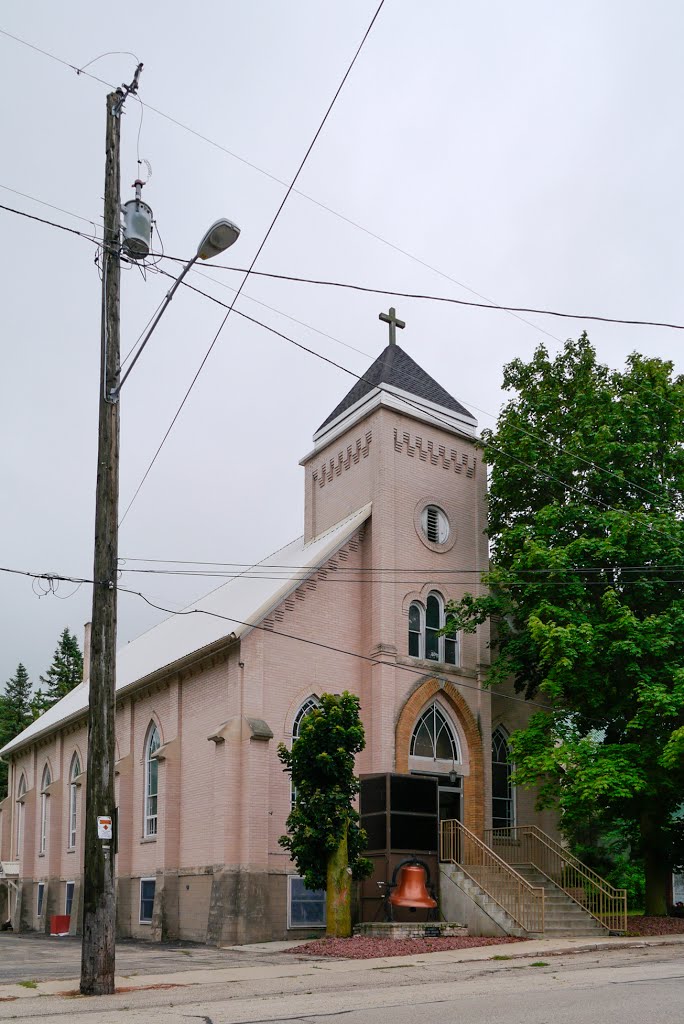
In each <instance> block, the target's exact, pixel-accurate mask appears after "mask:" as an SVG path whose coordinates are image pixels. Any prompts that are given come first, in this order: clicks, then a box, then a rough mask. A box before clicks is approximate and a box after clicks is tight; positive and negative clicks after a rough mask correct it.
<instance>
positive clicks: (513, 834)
mask: <svg viewBox="0 0 684 1024" xmlns="http://www.w3.org/2000/svg"><path fill="white" fill-rule="evenodd" d="M485 841H486V842H487V843H489V844H490V845H491V846H492V847H493V846H494V845H496V849H497V851H498V852H499V853H500V855H501V856H502V858H503V859H504V860H505V861H506V862H507V863H509V864H531V865H532V867H534V868H536V869H537V870H538V871H541V873H542V874H544V875H546V877H547V878H550V879H551V881H552V882H554V883H555V884H556V885H557V886H558V888H559V889H562V891H563V892H564V893H565V894H566V895H567V896H569V897H570V899H572V900H574V901H575V903H578V904H579V905H580V906H581V907H582V908H583V909H584V910H586V911H587V913H588V914H590V915H591V916H592V917H593V918H595V919H596V920H597V921H598V922H599V924H600V925H602V926H603V927H604V928H605V929H606V930H607V931H609V932H626V931H627V890H626V889H616V888H615V887H614V886H612V885H611V884H610V882H607V881H606V879H605V878H602V877H601V876H600V875H599V874H597V872H596V871H594V870H593V869H592V868H590V867H589V866H588V865H587V864H583V863H582V861H581V860H579V858H577V857H575V855H574V854H572V853H570V851H569V850H565V849H564V848H563V847H562V846H561V845H560V843H557V842H556V840H555V839H552V838H551V836H548V835H547V834H546V833H545V832H542V830H541V829H540V828H538V827H537V826H536V825H512V826H510V827H508V828H493V829H487V830H486V831H485Z"/></svg>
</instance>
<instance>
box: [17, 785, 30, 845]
mask: <svg viewBox="0 0 684 1024" xmlns="http://www.w3.org/2000/svg"><path fill="white" fill-rule="evenodd" d="M27 788H28V787H27V785H26V776H25V775H24V774H23V772H22V775H21V778H20V779H19V786H18V787H17V839H16V844H17V845H16V851H17V860H18V859H19V857H20V856H21V848H22V846H23V842H24V797H25V796H26V790H27Z"/></svg>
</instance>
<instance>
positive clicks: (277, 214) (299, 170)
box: [119, 0, 385, 526]
mask: <svg viewBox="0 0 684 1024" xmlns="http://www.w3.org/2000/svg"><path fill="white" fill-rule="evenodd" d="M384 3H385V0H380V3H379V4H378V6H377V8H376V10H375V14H374V15H373V17H372V18H371V20H370V23H369V25H368V27H367V29H366V31H365V33H364V35H363V38H362V39H361V42H360V43H359V45H358V47H357V49H356V52H355V54H354V56H353V57H352V59H351V61H350V63H349V65H348V66H347V70H346V71H345V73H344V75H343V76H342V80H341V82H340V84H339V85H338V87H337V89H336V91H335V94H334V96H333V98H332V100H331V101H330V103H329V104H328V108H327V110H326V111H325V114H324V115H323V118H322V120H321V122H320V124H319V125H318V128H317V129H316V131H315V133H314V136H313V138H312V140H311V142H310V143H309V145H308V148H307V150H306V152H305V153H304V156H303V157H302V160H301V162H300V164H299V167H298V168H297V170H296V172H295V175H294V177H293V178H292V181H291V182H290V184H289V185H288V187H287V191H286V192H285V195H284V196H283V198H282V199H281V201H280V204H279V206H278V209H277V210H276V212H275V214H274V216H273V219H272V220H271V223H270V224H269V226H268V229H267V230H266V234H265V235H264V237H263V239H262V240H261V244H260V245H259V248H258V249H257V251H256V253H255V255H254V257H253V259H252V261H251V263H250V265H249V267H247V269H246V270H243V271H242V273H243V274H244V276H243V278H242V281H241V282H240V284H239V286H238V289H237V291H236V293H235V295H234V296H233V299H232V302H231V303H230V305H229V306H228V309H227V311H226V315H225V316H224V318H223V320H222V321H221V323H220V324H219V328H218V330H217V331H216V334H215V335H214V337H213V339H212V341H211V344H210V345H209V348H208V349H207V351H206V353H205V355H204V358H203V359H202V362H201V363H200V365H199V367H198V369H197V372H196V373H195V375H194V377H193V378H192V380H191V381H190V386H189V388H188V389H187V391H186V392H185V394H184V396H183V398H182V400H181V403H180V405H179V406H178V409H177V410H176V412H175V413H174V416H173V418H172V420H171V422H170V424H169V426H168V428H167V430H166V433H165V434H164V436H163V438H162V439H161V442H160V444H159V447H158V448H157V450H156V452H155V453H154V455H153V456H152V461H151V462H150V464H149V465H148V467H147V469H146V470H145V472H144V474H143V476H142V479H141V480H140V483H139V484H138V486H137V488H136V490H135V492H134V494H133V497H132V498H131V500H130V501H129V503H128V505H127V506H126V509H125V510H124V513H123V515H122V516H121V519H120V520H119V526H121V524H122V523H123V522H124V520H125V519H126V516H127V515H128V513H129V512H130V510H131V507H132V505H133V503H134V502H135V499H136V498H137V497H138V494H139V493H140V491H141V489H142V487H143V485H144V483H145V481H146V480H147V477H148V476H149V474H150V471H151V470H152V467H153V466H154V464H155V462H156V461H157V459H158V458H159V454H160V452H161V450H162V448H163V447H164V445H165V444H166V440H167V438H168V436H169V434H170V433H171V431H172V430H173V427H174V424H175V423H176V420H177V419H178V417H179V416H180V414H181V411H182V409H183V407H184V406H185V403H186V402H187V400H188V398H189V397H190V394H191V392H192V390H193V388H194V386H195V384H196V382H197V380H198V378H199V376H200V374H201V373H202V370H203V369H204V367H205V365H206V362H207V360H208V359H209V356H210V355H211V353H212V351H213V349H214V346H215V345H216V342H217V341H218V339H219V337H220V335H221V332H222V331H223V328H224V326H225V324H226V321H227V320H228V317H229V316H230V314H231V313H232V312H233V308H234V306H235V303H236V302H237V301H238V299H239V298H240V295H241V293H242V289H243V287H244V285H245V283H246V282H247V279H248V278H249V275H250V274H251V273H252V271H253V269H254V266H255V265H256V262H257V260H258V259H259V257H260V256H261V253H262V252H263V250H264V247H265V245H266V243H267V242H268V239H269V238H270V236H271V233H272V231H273V229H274V227H275V226H276V223H277V221H278V218H279V217H280V214H281V213H282V210H283V208H284V206H285V204H286V203H287V200H288V199H289V197H290V194H291V192H292V189H293V188H294V186H295V184H296V182H297V179H298V178H299V175H300V174H301V173H302V171H303V169H304V165H305V164H306V161H307V160H308V158H309V155H310V153H311V151H312V149H313V148H314V146H315V145H316V142H317V140H318V137H319V135H320V134H321V132H322V131H323V128H324V127H325V124H326V121H327V120H328V117H329V116H330V113H331V111H332V109H333V107H334V106H335V103H336V101H337V98H338V96H339V95H340V93H341V92H342V89H343V88H344V84H345V82H346V81H347V79H348V77H349V75H350V74H351V72H352V70H353V68H354V65H355V64H356V61H357V60H358V57H359V54H360V53H361V51H362V49H363V47H364V44H365V42H366V40H367V39H368V36H369V35H370V33H371V30H372V28H373V26H374V24H375V22H376V20H377V18H378V15H379V14H380V11H381V10H382V8H383V5H384ZM186 262H187V261H186Z"/></svg>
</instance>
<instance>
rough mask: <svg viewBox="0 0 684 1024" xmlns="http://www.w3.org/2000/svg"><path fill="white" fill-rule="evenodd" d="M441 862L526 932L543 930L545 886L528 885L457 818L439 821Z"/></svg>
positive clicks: (525, 880)
mask: <svg viewBox="0 0 684 1024" xmlns="http://www.w3.org/2000/svg"><path fill="white" fill-rule="evenodd" d="M439 849H440V861H446V862H450V863H452V864H455V865H456V866H457V867H458V868H459V869H460V870H461V871H463V873H464V874H465V875H467V876H468V878H470V879H471V880H472V881H473V882H475V884H476V885H478V886H479V887H480V889H482V890H483V892H485V893H486V895H487V896H488V897H489V898H490V899H491V900H493V901H494V903H496V904H497V906H499V907H501V909H502V910H504V911H505V912H506V913H507V914H508V916H509V917H511V918H512V919H513V920H514V921H515V922H516V924H518V925H520V927H521V928H524V929H525V931H528V932H539V933H543V931H544V896H545V893H544V888H543V887H542V886H540V887H537V886H534V885H531V884H530V883H529V882H528V881H527V879H526V878H523V876H522V875H519V874H518V872H517V871H515V870H514V868H512V867H511V865H510V864H508V863H507V862H506V861H505V860H504V859H503V858H502V857H499V855H498V854H496V853H494V851H493V850H492V849H490V848H489V846H487V844H486V843H483V842H482V840H481V839H480V838H478V836H476V835H474V833H472V832H471V831H470V830H469V829H467V828H466V827H465V825H462V824H461V822H460V821H456V820H447V821H442V822H441V823H440V842H439Z"/></svg>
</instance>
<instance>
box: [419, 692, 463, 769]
mask: <svg viewBox="0 0 684 1024" xmlns="http://www.w3.org/2000/svg"><path fill="white" fill-rule="evenodd" d="M409 754H410V755H411V756H412V757H425V758H429V759H430V760H431V761H448V762H450V763H451V764H455V763H456V762H457V761H460V760H461V754H460V751H459V749H458V740H457V739H456V735H455V733H454V732H453V730H452V728H451V725H450V724H449V722H448V721H447V718H446V716H445V715H444V712H443V711H442V710H441V708H440V707H439V705H438V704H437V703H433V704H431V705H430V707H429V708H426V710H425V711H424V712H423V713H422V715H421V716H420V718H419V719H418V721H417V722H416V725H415V728H414V730H413V735H412V736H411V745H410V747H409Z"/></svg>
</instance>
